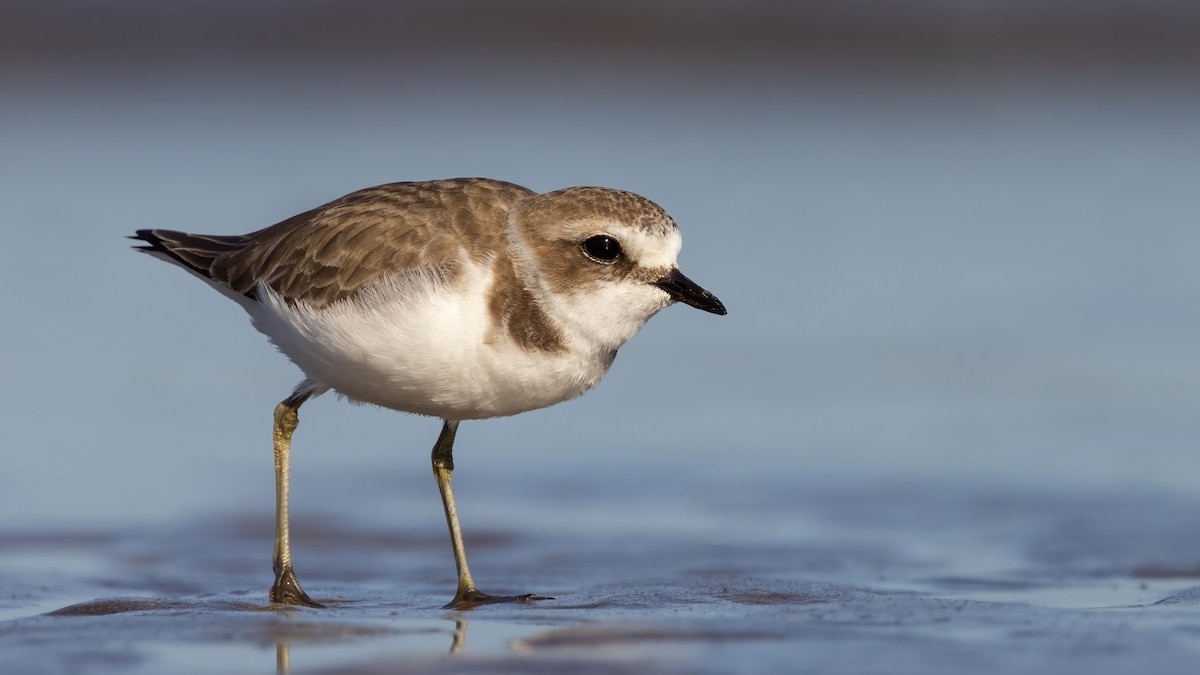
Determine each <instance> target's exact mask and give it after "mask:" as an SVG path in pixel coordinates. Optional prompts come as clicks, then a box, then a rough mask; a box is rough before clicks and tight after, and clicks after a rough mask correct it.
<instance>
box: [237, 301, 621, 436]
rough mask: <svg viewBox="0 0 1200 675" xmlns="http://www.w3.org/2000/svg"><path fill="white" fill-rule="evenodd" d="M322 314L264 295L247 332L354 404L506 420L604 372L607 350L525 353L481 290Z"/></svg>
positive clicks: (575, 390) (339, 307) (565, 395)
mask: <svg viewBox="0 0 1200 675" xmlns="http://www.w3.org/2000/svg"><path fill="white" fill-rule="evenodd" d="M381 297H383V302H382V305H383V306H381V305H380V304H379V303H376V304H374V305H369V304H360V303H355V302H348V303H339V304H335V305H332V306H330V307H327V308H324V309H320V310H317V309H312V308H306V307H299V308H297V307H294V306H289V305H287V304H286V303H284V302H282V300H279V301H274V299H268V300H267V302H264V303H263V304H262V310H261V311H256V312H253V313H252V318H253V319H254V322H255V326H256V327H257V328H258V329H259V330H260V331H261V332H263V333H265V334H266V335H267V336H268V337H270V339H271V341H272V342H274V343H275V345H276V346H277V347H278V348H279V349H280V351H282V352H283V353H284V354H285V355H287V357H288V358H289V359H291V361H292V362H293V363H295V364H296V365H297V366H299V367H300V369H301V370H303V371H304V373H305V375H306V376H308V377H309V378H310V379H312V380H313V381H315V382H317V383H318V384H320V385H324V386H326V387H329V388H331V389H333V390H334V391H336V392H338V393H339V394H342V395H344V396H346V397H347V398H349V399H351V400H354V401H359V402H363V403H371V404H374V405H379V406H383V407H385V408H391V409H393V410H401V411H405V412H411V413H417V414H422V415H431V416H435V417H441V418H444V419H456V420H467V419H481V418H486V417H501V416H505V415H515V414H517V413H521V412H525V411H528V410H536V409H538V408H545V407H547V406H551V405H554V404H555V403H559V402H561V401H565V400H568V399H571V398H575V397H576V396H579V395H581V394H583V393H584V392H586V391H587V390H588V389H590V388H591V387H592V386H593V385H594V384H595V383H596V382H598V381H599V380H600V378H601V377H603V375H604V373H605V372H607V370H608V366H609V365H610V364H611V361H612V355H611V354H599V353H596V354H593V353H590V352H588V351H586V350H581V349H571V348H569V347H568V348H567V349H564V350H562V351H559V352H553V353H547V352H539V351H530V350H527V349H524V348H522V347H521V346H519V345H516V344H514V343H513V342H512V341H511V340H510V339H508V336H507V335H505V334H502V333H498V332H497V330H496V328H495V326H493V325H492V322H491V320H490V318H489V316H488V313H487V308H486V306H485V304H484V297H485V296H484V294H483V293H461V292H459V293H442V294H441V295H436V294H434V295H430V296H423V297H419V298H416V299H415V300H414V298H413V297H406V296H404V295H403V294H396V295H394V296H391V297H389V296H388V295H387V294H382V296H381Z"/></svg>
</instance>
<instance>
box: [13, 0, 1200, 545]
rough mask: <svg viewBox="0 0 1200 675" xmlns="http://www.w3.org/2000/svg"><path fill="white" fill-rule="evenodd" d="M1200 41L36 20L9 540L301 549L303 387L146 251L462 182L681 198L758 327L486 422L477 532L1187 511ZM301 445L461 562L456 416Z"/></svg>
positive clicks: (677, 20)
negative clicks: (149, 533) (279, 496)
mask: <svg viewBox="0 0 1200 675" xmlns="http://www.w3.org/2000/svg"><path fill="white" fill-rule="evenodd" d="M1198 34H1200V5H1197V4H1196V3H1190V2H1185V1H1184V0H1178V1H1175V0H1090V1H1088V2H1082V1H1076V0H903V1H902V0H854V1H852V2H841V3H823V2H782V1H772V0H749V1H747V0H741V1H739V2H723V1H718V0H712V1H704V2H682V1H679V2H675V1H665V2H655V3H642V2H633V1H623V0H605V1H603V2H601V1H588V0H575V1H570V2H524V3H490V2H482V1H478V2H468V1H452V2H432V1H430V2H383V1H381V0H378V1H377V0H353V1H350V2H330V1H322V0H289V1H287V2H284V1H282V0H279V1H260V2H240V1H239V2H232V1H224V0H217V1H205V2H199V1H196V2H187V1H179V2H171V3H162V2H153V1H151V0H115V1H110V2H105V3H93V2H70V1H65V2H55V3H48V2H41V1H34V0H5V1H3V2H0V87H2V88H0V156H2V157H3V160H2V161H0V195H2V198H3V200H2V203H3V211H2V212H0V228H3V230H2V231H3V235H4V244H3V246H2V247H0V248H2V249H3V251H4V253H5V255H4V260H3V264H2V265H0V287H2V288H3V289H4V296H3V297H4V301H3V306H4V315H5V316H6V320H5V321H4V328H3V330H2V331H0V369H2V372H3V373H4V376H5V377H4V381H5V385H6V386H4V387H3V388H2V389H0V417H2V419H3V422H2V424H0V448H2V450H0V453H2V454H0V514H3V525H2V527H3V528H5V529H7V530H10V531H12V530H26V529H29V530H38V529H40V528H68V529H69V528H78V529H82V530H86V529H89V528H99V529H105V528H108V529H113V528H116V529H119V528H124V527H130V526H140V525H143V524H163V523H176V522H180V521H181V519H188V518H195V517H197V516H198V515H201V514H218V515H219V514H223V513H254V514H259V515H261V516H262V517H263V518H264V519H268V518H269V516H270V512H271V508H272V504H273V502H272V460H271V456H270V445H269V438H270V425H271V410H272V408H273V406H274V405H275V403H277V402H278V401H279V400H280V399H282V398H283V397H284V396H286V395H287V394H288V393H289V392H290V390H291V388H292V387H293V386H294V385H295V384H296V382H298V381H299V380H300V377H301V376H300V374H299V372H298V371H297V370H296V369H295V368H294V367H293V366H291V365H290V364H289V363H288V362H287V361H286V360H285V359H284V358H283V357H282V356H280V355H278V354H277V353H275V352H274V350H273V349H272V348H271V347H270V346H269V345H268V344H267V342H266V340H265V339H264V338H262V337H261V336H259V335H258V334H257V333H255V332H254V331H253V330H252V329H251V328H250V326H249V325H248V321H247V320H246V317H245V316H244V315H243V314H242V312H241V310H240V309H239V308H238V307H236V306H235V304H234V303H231V302H229V301H227V300H226V299H225V298H223V297H221V296H220V295H218V294H217V293H214V292H213V291H212V290H211V289H209V288H207V287H206V286H204V285H203V284H202V283H200V282H198V281H196V280H195V279H194V278H192V277H190V276H189V275H187V274H184V273H183V272H182V271H180V270H178V269H174V268H171V267H168V266H167V265H164V264H162V263H160V262H158V261H154V260H152V259H149V258H146V257H142V256H137V255H135V254H134V253H132V252H130V251H129V250H128V248H127V245H128V244H129V243H130V242H128V241H126V240H124V239H123V237H124V236H125V235H127V234H129V233H131V232H132V231H133V230H134V229H136V228H145V227H166V228H175V229H181V230H187V231H194V232H205V233H222V234H232V233H241V232H246V231H250V230H254V229H258V228H261V227H263V226H266V225H269V224H271V223H274V222H277V221H279V220H282V219H283V218H285V217H288V216H290V215H292V214H294V213H298V212H300V211H303V210H306V209H308V208H311V207H313V206H315V205H317V204H320V203H323V202H325V201H328V200H330V199H333V198H336V197H338V196H340V195H342V194H344V193H346V192H349V191H351V190H354V189H357V188H361V187H365V186H368V185H373V184H378V183H383V182H390V181H398V180H421V179H429V178H444V177H453V176H488V177H494V178H501V179H504V180H508V181H513V182H516V183H520V184H523V185H526V186H528V187H531V188H533V189H536V190H539V191H545V190H552V189H557V188H560V187H565V186H571V185H605V186H610V187H617V188H623V189H627V190H632V191H635V192H638V193H641V194H644V195H646V196H647V197H649V198H651V199H653V200H655V201H656V202H658V203H660V204H662V205H663V206H664V207H665V208H666V209H667V210H668V211H669V212H670V213H671V214H672V215H673V216H674V217H675V218H676V220H677V221H678V222H679V223H680V225H681V227H682V229H683V232H684V235H685V246H684V251H683V254H682V257H681V262H682V266H683V269H684V271H685V272H686V273H687V274H688V275H689V276H691V277H692V278H693V279H695V280H697V281H698V282H699V283H701V284H703V285H704V286H705V287H707V288H709V289H711V290H712V291H714V292H715V293H716V294H717V295H718V296H719V297H720V298H721V299H722V300H723V301H724V302H725V304H726V305H727V306H728V307H729V310H730V313H729V316H727V317H722V318H719V317H714V316H711V315H708V314H703V313H701V312H697V311H695V310H692V309H690V308H687V307H683V306H679V307H675V308H672V309H670V310H668V311H666V312H664V313H663V314H661V315H660V316H659V317H657V318H656V319H654V320H653V321H652V322H651V323H650V324H649V325H648V326H647V327H646V328H645V329H644V330H643V332H642V333H641V334H639V335H638V336H637V337H636V338H635V339H634V340H633V341H632V342H631V343H630V344H629V345H627V346H626V348H625V349H624V350H623V351H622V352H621V354H620V356H619V358H618V359H617V362H616V364H615V366H614V369H613V371H612V372H611V373H610V375H609V377H608V378H607V379H606V380H605V381H604V382H603V383H601V384H600V386H599V387H598V388H597V389H596V390H595V391H593V392H592V393H591V394H589V395H588V396H586V397H584V398H582V399H580V400H577V401H573V402H569V403H566V404H563V405H560V406H558V407H555V408H552V409H549V410H544V411H538V412H534V413H530V414H527V415H522V416H519V417H517V418H512V419H504V420H494V421H486V422H477V423H470V424H467V425H464V427H463V429H462V431H461V432H460V435H459V448H458V456H459V472H458V473H457V474H456V481H458V482H459V490H458V491H459V493H460V500H461V503H460V507H461V508H462V510H463V513H464V516H463V517H464V524H465V526H466V529H467V531H468V534H469V533H470V531H471V530H472V529H473V528H486V527H494V528H501V529H504V530H505V531H512V532H518V533H521V534H530V533H533V532H541V531H545V528H550V529H551V530H552V529H553V528H556V527H557V528H561V529H562V530H563V531H566V530H571V531H573V532H586V533H587V534H588V535H589V536H598V537H604V536H620V533H622V532H627V531H629V530H630V529H633V530H638V529H639V528H640V529H644V530H655V528H658V529H662V530H667V529H672V530H676V531H679V530H683V531H692V532H696V533H698V535H703V536H706V537H722V536H731V537H738V536H741V537H764V536H771V537H781V538H789V539H793V540H795V539H800V538H803V537H805V536H809V535H810V533H809V531H808V530H805V529H804V528H805V527H810V526H811V527H816V526H815V525H813V521H812V520H811V518H810V515H811V512H810V511H809V508H810V507H811V506H812V505H811V504H804V505H802V504H801V503H800V502H798V501H797V499H798V498H797V497H796V495H798V494H802V493H806V492H811V491H821V490H824V491H825V492H826V493H829V494H834V493H837V492H838V491H839V490H845V491H846V492H847V493H849V494H853V495H855V500H868V501H869V500H871V499H875V500H876V502H875V503H876V506H877V507H878V508H877V509H876V516H878V515H880V514H882V513H884V512H887V511H888V510H889V509H892V508H899V509H901V513H902V512H903V511H902V509H903V504H905V503H906V501H905V500H906V499H907V498H908V497H906V496H905V495H909V496H913V495H919V494H924V495H929V494H937V493H938V491H939V490H942V489H946V490H966V491H968V492H969V491H971V490H973V489H975V488H976V487H980V488H981V489H987V490H993V491H999V493H1000V494H1003V495H1006V496H1007V497H1006V498H1007V499H1009V500H1012V501H1020V500H1021V499H1023V497H1022V495H1026V494H1040V495H1047V494H1049V495H1055V496H1057V497H1062V498H1064V499H1066V500H1067V502H1068V503H1069V502H1070V500H1071V498H1072V495H1096V494H1103V495H1110V496H1113V497H1114V498H1118V497H1120V498H1125V497H1128V496H1130V495H1135V496H1136V495H1151V494H1153V495H1168V496H1176V497H1178V498H1180V499H1184V500H1185V501H1186V500H1189V499H1192V498H1193V497H1194V496H1195V492H1196V490H1197V489H1198V486H1197V484H1196V478H1195V477H1196V475H1197V473H1198V471H1200V454H1197V452H1196V439H1197V437H1200V418H1198V417H1197V410H1200V358H1198V357H1200V345H1198V341H1197V338H1198V337H1200V311H1197V304H1196V297H1197V292H1198V290H1200V265H1197V250H1198V247H1200V227H1198V225H1200V191H1197V187H1196V186H1197V177H1198V176H1200V122H1198V121H1197V120H1200V91H1198V89H1197V86H1196V83H1197V81H1196V73H1197V72H1198V71H1197V67H1198V66H1200V41H1198V40H1196V35H1198ZM302 417H303V420H302V423H301V426H300V429H299V432H298V435H297V440H296V447H295V450H294V477H293V508H294V509H295V512H296V513H298V514H304V513H309V514H314V513H316V514H323V515H325V516H326V517H331V518H341V517H345V519H346V521H347V522H353V521H351V520H350V519H351V518H358V517H366V516H364V514H367V513H369V514H371V515H370V517H371V518H374V519H375V520H376V522H378V523H386V524H387V526H388V527H395V528H397V529H399V530H405V531H411V530H414V529H417V530H420V531H422V532H424V531H428V532H430V533H439V532H440V530H441V528H442V527H443V525H442V523H441V515H440V509H439V508H438V506H437V502H436V499H437V497H436V490H435V488H434V486H433V481H432V480H430V479H429V475H428V471H429V469H428V459H427V453H428V451H429V447H430V446H431V445H432V442H433V440H434V439H435V437H436V434H437V432H438V424H437V422H436V421H433V420H429V419H422V418H417V417H412V416H407V415H401V414H396V413H391V412H387V411H382V410H377V409H372V408H367V407H355V406H349V405H346V404H344V403H339V402H337V401H336V400H335V399H334V397H333V396H332V395H330V396H326V397H324V398H322V399H318V400H317V401H314V402H311V403H309V404H308V405H306V406H305V408H304V411H303V415H302ZM634 469H636V470H634ZM661 479H665V480H661ZM660 480H661V482H660ZM1187 503H1188V504H1190V503H1191V502H1187ZM648 510H651V511H652V512H653V514H654V517H646V515H645V514H646V513H647V512H648ZM981 513H983V516H982V517H984V518H985V519H986V513H988V512H987V511H984V512H981ZM1150 513H1151V514H1153V513H1155V512H1154V511H1153V510H1151V511H1150ZM1171 513H1173V514H1175V513H1176V512H1171ZM764 514H769V515H764ZM975 515H979V514H978V513H977V514H975ZM876 516H871V517H866V518H863V521H864V522H870V521H872V520H877V518H876ZM1151 517H1152V518H1153V517H1154V516H1153V515H1152V516H1151ZM1172 517H1173V518H1174V517H1175V516H1174V515H1173V516H1172ZM297 518H303V515H298V516H297ZM522 521H523V522H522ZM263 522H264V523H267V524H266V525H265V527H266V528H269V521H268V520H264V521H263ZM300 522H302V521H298V524H297V528H302V527H303V525H301V524H300ZM1189 522H1191V521H1189ZM1177 524H1178V523H1177ZM880 525H887V524H886V523H880ZM864 526H865V525H864ZM913 527H916V525H913ZM1138 527H1141V525H1140V524H1136V523H1135V524H1131V525H1130V528H1131V529H1137V528H1138ZM605 528H611V533H609V532H608V531H607V530H606V529H605ZM1192 531H1193V533H1194V528H1192ZM264 534H265V535H266V536H267V537H269V529H266V530H265V532H264ZM437 536H441V535H437ZM914 536H915V535H914ZM304 545H305V544H304V539H303V536H302V534H298V543H297V546H298V547H301V548H302V547H303V546H304ZM264 555H265V553H264Z"/></svg>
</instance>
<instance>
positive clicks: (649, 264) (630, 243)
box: [611, 226, 683, 270]
mask: <svg viewBox="0 0 1200 675" xmlns="http://www.w3.org/2000/svg"><path fill="white" fill-rule="evenodd" d="M611 234H612V235H613V236H614V237H616V238H617V241H618V242H620V243H621V248H622V249H624V251H625V253H626V255H628V256H629V257H630V258H631V259H632V260H634V261H635V262H637V264H638V266H639V267H644V268H646V269H652V270H653V269H670V268H672V267H675V261H676V259H677V258H678V257H679V249H681V248H683V236H682V235H680V234H679V229H678V228H671V229H670V230H668V231H666V232H648V231H646V230H644V229H642V228H633V227H628V226H617V227H615V228H613V231H612V233H611Z"/></svg>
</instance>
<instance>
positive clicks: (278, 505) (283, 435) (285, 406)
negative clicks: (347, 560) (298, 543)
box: [271, 392, 321, 607]
mask: <svg viewBox="0 0 1200 675" xmlns="http://www.w3.org/2000/svg"><path fill="white" fill-rule="evenodd" d="M310 395H311V394H310V393H309V392H297V393H295V394H292V395H291V396H289V397H288V398H286V399H284V400H283V401H282V402H281V403H280V404H279V405H277V406H275V433H274V440H275V555H274V557H273V560H272V563H273V564H272V567H273V568H274V570H275V583H274V584H273V585H272V586H271V602H279V603H283V604H288V605H307V606H309V607H321V605H320V604H319V603H317V602H314V601H313V599H312V598H310V597H308V594H307V593H305V592H304V589H303V588H300V582H299V581H297V580H296V573H295V571H293V570H292V547H291V545H290V543H289V542H288V474H289V471H290V466H291V461H290V455H291V451H292V433H293V432H294V431H296V426H297V425H298V424H299V423H300V418H299V416H298V415H297V414H296V411H297V410H299V409H300V405H301V404H302V403H304V402H305V401H307V400H308V397H309V396H310Z"/></svg>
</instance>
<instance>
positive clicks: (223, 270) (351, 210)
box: [135, 178, 533, 307]
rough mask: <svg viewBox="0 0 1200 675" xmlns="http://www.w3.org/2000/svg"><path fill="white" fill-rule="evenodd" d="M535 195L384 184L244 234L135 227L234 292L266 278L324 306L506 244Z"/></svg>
mask: <svg viewBox="0 0 1200 675" xmlns="http://www.w3.org/2000/svg"><path fill="white" fill-rule="evenodd" d="M532 194H533V192H532V191H530V190H528V189H526V188H523V187H521V186H519V185H514V184H512V183H505V182H503V181H496V180H489V179H483V178H459V179H453V180H442V181H428V182H421V183H390V184H387V185H380V186H377V187H373V188H367V189H364V190H359V191H357V192H352V193H350V194H348V195H346V196H344V197H342V198H340V199H336V200H334V201H332V202H329V203H328V204H325V205H324V206H320V207H317V208H315V209H313V210H311V211H307V212H305V213H301V214H299V215H297V216H293V217H291V218H288V219H287V220H285V221H283V222H280V223H278V224H275V225H272V226H271V227H268V228H266V229H263V230H259V231H258V232H253V233H250V234H246V235H240V236H229V237H224V236H209V235H189V234H185V233H181V232H173V231H170V230H139V231H138V234H137V236H136V237H135V238H136V239H141V240H142V241H145V242H147V243H149V244H150V246H148V247H144V250H147V251H150V252H162V253H165V254H166V255H168V256H170V257H171V258H172V259H173V260H175V261H176V262H178V263H179V264H181V265H183V266H185V267H187V268H189V269H191V270H193V271H195V272H197V273H199V274H202V275H204V276H207V277H208V278H210V279H213V280H214V281H218V282H221V283H223V284H225V285H227V286H229V287H230V288H232V289H233V290H234V291H236V292H238V293H242V294H245V295H248V296H251V297H253V295H254V289H255V287H257V285H258V284H259V283H260V282H265V283H266V284H267V285H268V286H270V287H271V288H272V289H274V290H275V291H276V292H278V293H279V294H280V295H282V296H283V297H284V298H285V299H287V300H288V301H290V302H296V301H305V302H308V303H311V304H313V305H315V306H318V307H323V306H326V305H329V304H330V303H333V302H337V301H338V300H341V299H343V298H347V297H350V296H352V295H354V294H355V293H357V292H358V291H359V290H360V289H361V288H362V287H363V286H365V285H367V284H370V283H371V282H373V281H375V280H377V279H379V278H381V277H382V276H384V275H386V274H390V273H397V272H404V271H406V270H417V269H421V268H435V269H440V268H442V267H444V266H445V265H447V264H449V263H452V262H453V261H454V260H456V259H458V258H459V256H461V255H462V253H463V252H465V253H466V254H467V255H468V256H471V257H473V258H476V259H480V258H482V257H484V256H486V255H487V254H488V252H489V251H496V250H502V248H503V247H502V244H503V241H504V237H505V224H506V222H507V219H508V211H509V208H510V207H511V206H512V205H513V204H515V203H516V202H518V201H520V200H521V199H524V198H525V197H527V196H529V195H532Z"/></svg>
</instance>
